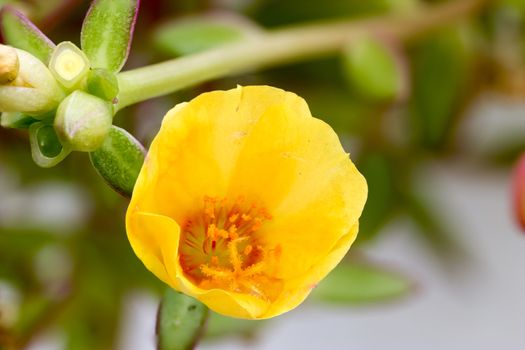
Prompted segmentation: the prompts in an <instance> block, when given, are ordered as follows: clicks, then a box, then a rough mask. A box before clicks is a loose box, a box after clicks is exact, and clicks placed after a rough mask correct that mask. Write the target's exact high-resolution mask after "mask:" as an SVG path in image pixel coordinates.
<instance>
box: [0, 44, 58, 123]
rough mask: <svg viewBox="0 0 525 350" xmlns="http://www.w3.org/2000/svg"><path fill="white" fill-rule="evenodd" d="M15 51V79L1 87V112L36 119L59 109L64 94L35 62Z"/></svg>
mask: <svg viewBox="0 0 525 350" xmlns="http://www.w3.org/2000/svg"><path fill="white" fill-rule="evenodd" d="M14 50H15V51H16V55H17V57H18V61H19V71H18V76H17V77H16V80H14V81H12V82H11V84H9V85H0V112H22V113H24V114H28V115H31V116H34V117H35V118H37V119H39V118H41V115H43V114H44V113H47V112H49V111H52V110H53V109H55V108H56V107H57V106H58V104H59V103H60V101H61V100H62V99H63V98H64V91H63V90H62V88H61V87H60V86H59V85H58V83H57V81H56V79H55V78H54V77H53V75H52V74H51V72H50V71H49V69H48V68H47V67H46V66H45V65H44V63H42V62H41V61H40V60H39V59H38V58H36V57H35V56H33V55H31V54H30V53H28V52H26V51H24V50H19V49H14Z"/></svg>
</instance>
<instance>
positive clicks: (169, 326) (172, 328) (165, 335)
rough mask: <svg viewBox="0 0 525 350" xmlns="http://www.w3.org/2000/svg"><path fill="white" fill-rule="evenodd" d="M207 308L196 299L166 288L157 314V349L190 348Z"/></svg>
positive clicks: (199, 332) (200, 330) (202, 322)
mask: <svg viewBox="0 0 525 350" xmlns="http://www.w3.org/2000/svg"><path fill="white" fill-rule="evenodd" d="M207 316H208V308H207V307H206V306H204V304H202V303H200V302H199V301H197V300H196V299H193V298H191V297H189V296H187V295H185V294H182V293H179V292H177V291H175V290H173V289H168V290H167V291H166V294H165V295H164V298H163V299H162V303H161V305H160V309H159V314H158V316H157V333H158V349H159V350H188V349H192V348H193V347H194V345H195V344H196V342H197V341H198V338H199V337H200V335H201V333H202V331H203V327H204V323H205V321H206V317H207Z"/></svg>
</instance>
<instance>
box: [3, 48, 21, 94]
mask: <svg viewBox="0 0 525 350" xmlns="http://www.w3.org/2000/svg"><path fill="white" fill-rule="evenodd" d="M19 69H20V62H19V61H18V55H17V54H16V50H15V49H14V48H12V47H10V46H6V45H0V85H4V84H9V83H10V82H12V81H13V80H15V79H16V77H17V76H18V71H19Z"/></svg>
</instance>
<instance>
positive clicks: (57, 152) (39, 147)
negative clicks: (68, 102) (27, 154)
mask: <svg viewBox="0 0 525 350" xmlns="http://www.w3.org/2000/svg"><path fill="white" fill-rule="evenodd" d="M29 143H30V144H31V155H32V157H33V160H34V161H35V163H36V164H37V165H38V166H41V167H42V168H50V167H53V166H55V165H57V164H58V163H60V162H61V161H62V160H64V159H65V158H66V157H67V156H68V154H69V153H71V149H69V148H68V147H66V146H64V145H62V144H61V143H60V140H59V139H58V137H57V134H56V132H55V130H54V129H53V126H51V125H48V124H45V123H43V122H36V123H33V124H31V126H29Z"/></svg>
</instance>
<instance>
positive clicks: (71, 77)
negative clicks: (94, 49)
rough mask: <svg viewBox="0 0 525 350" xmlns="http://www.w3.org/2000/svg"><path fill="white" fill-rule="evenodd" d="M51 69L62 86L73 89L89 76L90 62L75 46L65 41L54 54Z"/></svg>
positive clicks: (50, 64) (50, 63)
mask: <svg viewBox="0 0 525 350" xmlns="http://www.w3.org/2000/svg"><path fill="white" fill-rule="evenodd" d="M49 69H50V70H51V72H53V75H54V76H55V78H57V80H58V81H59V82H60V83H61V84H62V85H64V86H65V87H66V88H73V87H74V86H75V85H77V84H78V83H79V82H80V80H82V78H84V77H85V76H86V75H87V73H88V71H89V60H88V59H87V57H86V55H85V54H84V53H83V52H82V51H81V50H80V49H79V48H78V47H76V46H75V44H73V43H72V42H69V41H64V42H61V43H60V44H58V46H57V47H56V49H55V51H54V52H53V55H52V56H51V60H50V62H49Z"/></svg>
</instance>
